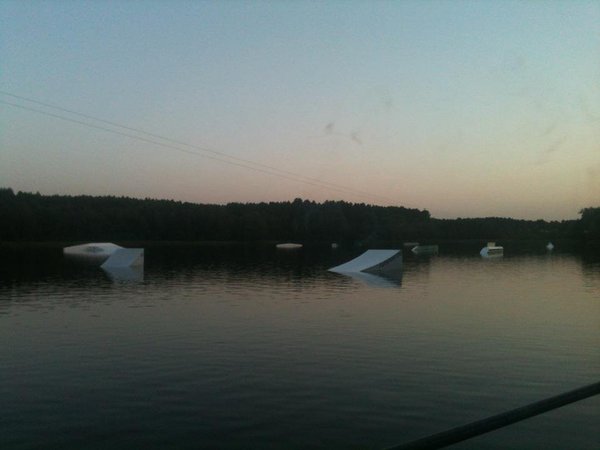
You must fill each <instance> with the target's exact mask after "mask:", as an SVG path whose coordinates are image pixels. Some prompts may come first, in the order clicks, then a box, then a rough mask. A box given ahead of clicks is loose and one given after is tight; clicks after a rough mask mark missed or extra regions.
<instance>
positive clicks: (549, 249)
mask: <svg viewBox="0 0 600 450" xmlns="http://www.w3.org/2000/svg"><path fill="white" fill-rule="evenodd" d="M546 250H548V251H549V252H551V251H552V250H554V244H553V243H552V242H548V244H546Z"/></svg>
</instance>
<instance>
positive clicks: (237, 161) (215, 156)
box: [0, 91, 393, 202]
mask: <svg viewBox="0 0 600 450" xmlns="http://www.w3.org/2000/svg"><path fill="white" fill-rule="evenodd" d="M0 94H1V95H5V96H9V97H12V98H15V99H18V100H21V101H26V102H30V103H34V104H37V105H40V106H43V107H45V108H50V109H54V110H57V111H61V112H65V113H68V114H72V115H75V116H78V117H82V118H84V119H87V120H92V121H95V122H98V123H102V124H105V125H109V126H111V127H114V128H120V129H122V130H127V131H131V132H134V133H138V134H142V135H146V136H149V137H151V138H153V139H149V138H146V137H143V136H138V135H136V134H131V133H126V132H123V131H118V130H114V129H112V128H107V127H105V126H100V125H96V124H92V123H89V122H84V121H81V120H76V119H73V118H70V117H65V116H62V115H58V114H54V113H50V112H47V111H42V110H40V109H37V108H32V107H29V106H25V105H20V104H16V103H12V102H7V101H4V100H0V103H2V104H4V105H7V106H12V107H14V108H20V109H23V110H27V111H30V112H34V113H37V114H42V115H46V116H49V117H53V118H56V119H60V120H64V121H68V122H72V123H76V124H78V125H82V126H86V127H89V128H94V129H98V130H101V131H105V132H108V133H113V134H117V135H120V136H124V137H127V138H130V139H137V140H140V141H143V142H147V143H151V144H154V145H158V146H161V147H164V148H169V149H173V150H177V151H180V152H183V153H187V154H190V155H194V156H200V157H203V158H208V159H211V160H214V161H219V162H222V163H226V164H231V165H234V166H238V167H243V168H246V169H250V170H254V171H256V172H261V173H265V174H268V175H272V176H277V177H280V178H285V179H288V180H291V181H295V182H298V183H304V184H309V185H312V186H318V187H321V188H326V189H330V190H334V191H338V192H344V193H349V194H354V195H359V196H361V197H367V198H373V199H375V198H377V199H379V200H385V201H387V202H393V200H392V199H390V198H388V197H385V196H382V195H376V194H373V193H370V192H366V191H361V190H358V189H353V188H350V187H347V186H344V185H341V184H336V183H330V182H327V181H323V180H320V179H318V178H311V177H307V176H305V175H302V174H299V173H295V172H291V171H287V170H283V169H279V168H277V167H274V166H269V165H266V164H262V163H257V162H254V161H251V160H249V159H244V158H239V157H236V156H232V155H229V154H227V153H224V152H220V151H217V150H213V149H210V148H206V147H202V146H199V145H193V144H189V143H186V142H182V141H179V140H176V139H172V138H169V137H166V136H162V135H159V134H156V133H151V132H149V131H145V130H142V129H139V128H134V127H129V126H126V125H122V124H119V123H117V122H114V121H109V120H105V119H101V118H98V117H95V116H91V115H89V114H84V113H81V112H78V111H75V110H72V109H68V108H63V107H61V106H57V105H53V104H50V103H46V102H42V101H39V100H35V99H32V98H28V97H24V96H21V95H16V94H12V93H10V92H6V91H0ZM156 139H159V140H162V141H164V142H159V141H157V140H156ZM181 146H183V147H187V148H181ZM189 149H194V150H198V151H191V150H189ZM200 152H202V153H200Z"/></svg>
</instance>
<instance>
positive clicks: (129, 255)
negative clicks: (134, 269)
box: [100, 248, 144, 269]
mask: <svg viewBox="0 0 600 450" xmlns="http://www.w3.org/2000/svg"><path fill="white" fill-rule="evenodd" d="M142 264H144V249H143V248H121V249H119V250H117V251H116V252H114V253H113V254H112V255H110V258H108V259H107V260H106V261H104V264H102V265H101V266H100V267H102V268H103V269H108V268H116V267H131V266H139V265H142Z"/></svg>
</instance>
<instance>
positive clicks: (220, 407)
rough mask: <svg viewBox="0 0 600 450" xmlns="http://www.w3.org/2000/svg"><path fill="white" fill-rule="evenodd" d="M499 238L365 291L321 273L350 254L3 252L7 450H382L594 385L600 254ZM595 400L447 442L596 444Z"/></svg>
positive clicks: (1, 351) (421, 262) (407, 269)
mask: <svg viewBox="0 0 600 450" xmlns="http://www.w3.org/2000/svg"><path fill="white" fill-rule="evenodd" d="M505 248H506V253H505V256H504V258H502V259H499V260H494V261H486V260H483V259H482V258H480V257H479V254H478V250H477V249H475V251H474V252H470V251H469V252H463V251H452V252H448V251H446V252H444V247H441V248H440V255H439V256H435V257H428V258H421V257H412V256H410V255H406V257H405V259H404V267H403V273H402V276H401V277H400V278H399V279H396V280H394V279H392V280H390V279H381V278H377V279H375V281H376V283H375V284H372V283H371V281H373V279H372V278H371V277H368V278H369V279H368V280H367V281H366V282H365V279H364V278H361V279H355V278H352V277H346V276H340V275H338V274H333V273H330V272H327V270H326V269H327V268H328V267H332V266H334V265H336V264H339V263H340V262H343V261H346V260H348V259H350V258H352V257H354V256H356V255H357V254H359V253H362V250H356V251H354V250H349V251H345V250H343V249H337V250H335V251H332V250H331V249H329V248H327V249H306V248H304V249H302V250H301V251H299V252H293V253H284V252H277V251H275V249H274V248H271V247H269V248H266V247H251V246H248V247H236V246H225V247H219V246H179V247H175V246H157V247H148V246H146V260H145V267H144V272H143V274H142V275H141V277H139V278H137V279H136V280H123V279H122V278H118V277H115V276H114V275H113V276H111V275H110V274H107V273H105V272H104V271H103V270H101V269H100V268H98V267H97V266H86V265H79V264H73V263H71V262H69V261H66V260H65V259H64V258H62V255H61V253H60V249H53V248H46V249H40V248H30V249H14V250H12V253H11V251H6V252H4V256H5V257H4V258H2V262H0V361H2V367H1V368H0V404H2V405H3V419H2V421H0V446H1V447H2V448H3V449H7V448H8V449H10V448H61V449H62V448H64V449H69V448H81V449H83V448H85V449H89V448H111V449H113V448H117V449H118V448H177V449H180V448H223V449H245V448H248V447H253V448H286V449H289V448H292V449H325V448H327V449H331V448H334V449H335V448H340V449H346V448H382V447H385V446H389V445H393V444H397V443H400V442H403V441H406V440H411V439H414V438H417V437H419V436H421V435H426V434H430V433H433V432H437V431H440V430H443V429H445V428H449V427H452V426H456V425H460V424H463V423H466V422H469V421H472V420H477V419H479V418H482V417H485V416H488V415H491V414H495V413H498V412H502V411H504V410H506V409H510V408H514V407H517V406H521V405H523V404H526V403H528V402H531V401H535V400H538V399H541V398H544V397H547V396H550V395H554V394H557V393H560V392H563V391H566V390H569V389H572V388H575V387H578V386H580V385H584V384H588V383H591V382H594V381H597V377H598V374H599V373H600V354H599V352H598V348H599V345H598V344H599V343H600V327H599V326H598V325H599V321H598V320H599V317H600V264H599V261H598V259H597V258H595V257H593V256H585V257H582V256H581V255H578V254H564V253H560V249H558V251H557V250H555V252H553V253H552V254H546V253H545V252H543V253H538V252H533V253H527V252H521V253H520V254H514V253H512V254H511V251H510V247H509V246H506V247H505ZM55 250H57V251H55ZM405 254H406V252H405ZM134 278H135V277H134ZM382 286H388V288H385V287H384V288H382ZM599 408H600V402H599V401H598V399H589V400H586V401H583V402H580V403H577V404H575V405H571V406H568V407H565V408H562V409H560V410H557V411H554V412H552V413H548V414H545V415H543V416H540V417H538V418H535V419H530V420H528V421H525V422H523V423H521V424H518V425H514V426H511V427H508V428H506V429H503V430H500V431H497V432H494V433H491V434H490V435H488V436H483V437H480V438H477V439H476V440H473V441H472V442H471V443H468V442H467V443H464V444H461V445H459V446H457V447H456V448H489V449H501V448H502V449H503V448H530V449H534V448H554V449H562V448H579V449H586V448H589V449H591V448H595V446H597V442H598V441H599V440H600V436H599V432H598V430H597V426H596V421H597V417H598V413H599V412H600V411H599Z"/></svg>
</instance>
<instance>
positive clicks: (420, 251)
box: [411, 245, 440, 255]
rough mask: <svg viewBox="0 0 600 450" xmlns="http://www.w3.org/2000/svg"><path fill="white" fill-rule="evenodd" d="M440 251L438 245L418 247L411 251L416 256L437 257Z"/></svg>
mask: <svg viewBox="0 0 600 450" xmlns="http://www.w3.org/2000/svg"><path fill="white" fill-rule="evenodd" d="M439 251H440V247H439V246H438V245H417V246H415V247H413V248H412V249H411V252H413V253H414V254H415V255H435V254H437V253H438V252H439Z"/></svg>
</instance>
